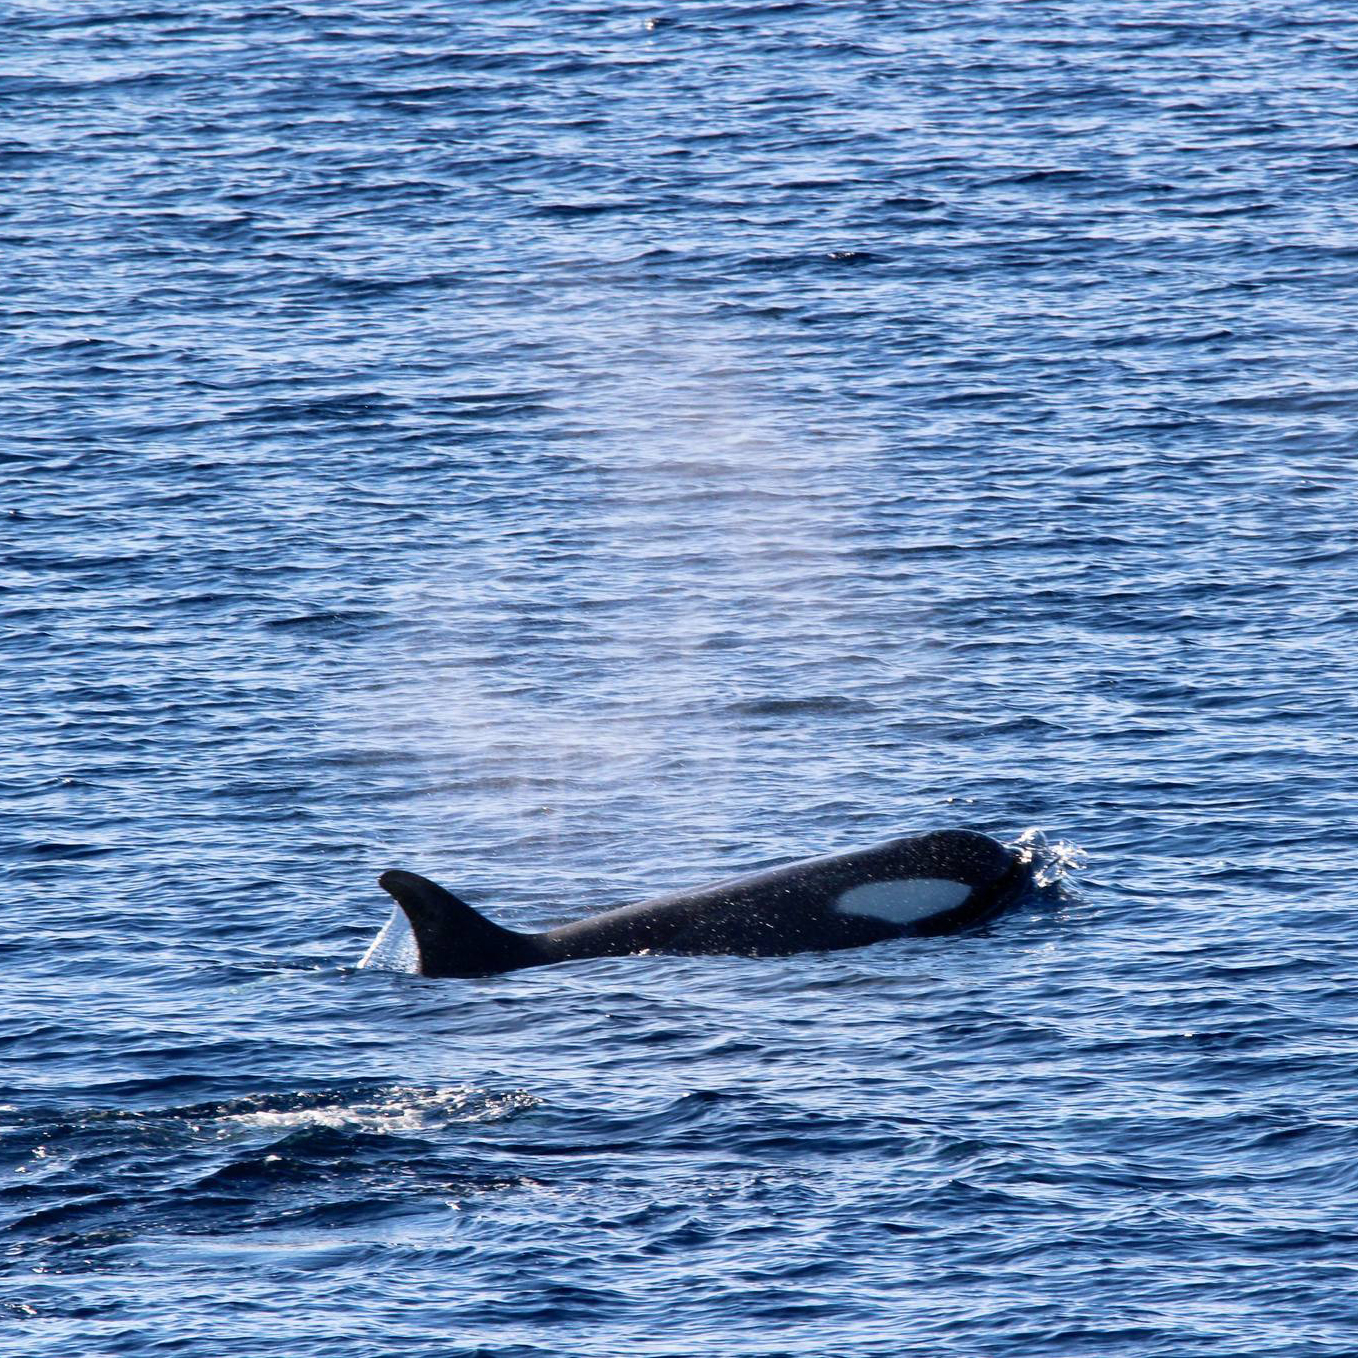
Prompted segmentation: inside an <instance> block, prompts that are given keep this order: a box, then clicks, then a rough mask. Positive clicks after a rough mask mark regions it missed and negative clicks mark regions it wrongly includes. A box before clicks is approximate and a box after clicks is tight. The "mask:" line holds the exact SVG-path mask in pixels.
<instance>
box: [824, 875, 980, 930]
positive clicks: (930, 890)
mask: <svg viewBox="0 0 1358 1358" xmlns="http://www.w3.org/2000/svg"><path fill="white" fill-rule="evenodd" d="M970 895H971V888H970V887H969V886H968V885H967V884H966V883H965V882H953V881H949V880H948V879H947V878H945V877H907V878H904V879H902V880H900V881H893V882H865V883H864V884H863V885H862V886H855V887H850V888H849V890H848V891H846V892H845V893H844V894H843V895H842V896H841V897H840V898H839V901H838V902H837V905H838V909H839V913H840V914H841V915H867V916H868V917H869V918H871V919H880V920H885V921H886V922H887V923H888V924H911V923H913V922H914V921H915V920H920V919H928V918H929V916H930V915H941V914H942V913H943V912H944V911H945V910H951V909H953V907H954V906H958V905H961V904H962V902H963V901H964V900H966V899H967V897H968V896H970Z"/></svg>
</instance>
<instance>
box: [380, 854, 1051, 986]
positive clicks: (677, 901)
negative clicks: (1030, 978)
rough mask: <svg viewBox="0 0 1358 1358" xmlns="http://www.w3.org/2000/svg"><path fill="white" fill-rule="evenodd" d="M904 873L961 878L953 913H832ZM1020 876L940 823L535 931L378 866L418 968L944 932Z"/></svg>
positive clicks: (1009, 895) (805, 947)
mask: <svg viewBox="0 0 1358 1358" xmlns="http://www.w3.org/2000/svg"><path fill="white" fill-rule="evenodd" d="M912 877H936V878H943V879H945V880H948V881H954V882H965V883H966V884H967V885H969V886H970V887H971V888H972V892H971V894H970V896H968V897H967V899H966V900H964V901H963V902H962V903H961V904H960V905H958V906H956V907H954V908H953V909H950V910H946V911H942V912H940V913H939V914H936V915H931V916H929V917H927V918H925V919H921V920H915V921H912V922H910V923H908V924H893V923H891V922H889V921H886V920H880V919H874V918H871V917H869V916H863V915H851V914H842V913H840V911H839V910H838V909H837V908H836V907H837V902H838V901H839V898H840V897H841V896H842V895H843V893H844V892H845V891H848V890H850V889H851V888H853V887H858V886H863V885H866V884H868V883H872V882H887V881H893V880H900V879H903V878H912ZM1029 878H1030V874H1029V871H1028V867H1027V864H1026V863H1024V862H1023V860H1022V859H1021V858H1020V857H1019V856H1018V855H1017V854H1016V853H1014V851H1013V850H1011V849H1007V848H1005V846H1004V845H1002V844H1000V843H999V842H998V841H996V840H993V839H991V838H990V837H989V836H987V835H982V834H977V833H975V832H974V831H970V830H938V831H934V832H933V833H931V834H927V835H920V836H918V837H915V838H910V839H893V840H890V841H888V842H887V843H885V844H878V845H876V846H874V847H873V848H869V849H858V850H855V851H853V852H851V853H844V854H833V855H829V856H827V857H824V858H809V859H805V860H803V861H801V862H797V863H788V864H785V865H784V866H782V867H777V868H768V869H766V870H765V871H762V872H754V873H749V874H747V875H746V876H743V877H733V878H731V879H730V880H729V881H725V882H718V883H716V884H715V885H713V886H708V887H700V888H699V889H697V890H695V891H680V892H675V893H673V894H672V895H668V896H657V897H655V898H654V899H652V900H648V901H642V902H640V903H638V904H636V905H627V906H623V907H622V908H621V909H618V910H609V911H606V912H605V913H603V914H599V915H590V916H589V917H587V918H585V919H581V920H576V921H574V922H573V923H571V924H563V925H561V926H559V927H558V928H555V929H549V930H548V931H546V932H545V933H540V934H518V933H514V932H512V931H511V930H508V929H503V928H501V927H500V926H499V925H497V924H493V923H492V922H491V921H490V920H487V919H486V918H485V917H484V916H482V915H480V914H479V913H478V912H477V911H475V910H473V909H472V908H471V906H469V905H466V904H465V903H464V902H462V901H459V900H458V899H457V898H456V897H455V896H452V895H450V894H449V893H448V892H446V891H444V890H443V888H442V887H440V886H437V885H436V884H435V883H433V882H431V881H429V879H428V878H425V877H420V876H418V875H417V874H415V873H411V872H387V873H384V874H383V875H382V878H381V884H382V886H383V887H384V888H385V889H386V890H387V891H389V892H390V893H391V895H392V896H393V897H394V898H395V899H396V902H397V904H399V905H400V906H401V908H402V909H403V910H404V911H405V913H406V916H407V918H408V919H409V920H410V923H411V927H412V929H413V931H414V934H415V939H416V942H417V944H418V945H419V950H420V970H421V972H422V974H423V975H425V976H485V975H490V974H492V973H495V972H501V971H514V970H517V969H518V968H520V967H535V966H545V965H547V964H549V963H552V962H566V961H570V960H573V959H576V958H582V957H618V956H624V955H629V954H635V953H670V954H679V955H684V954H696V953H736V954H741V955H744V956H751V957H758V956H774V955H780V954H786V953H795V952H805V951H818V950H823V949H833V948H857V947H861V946H863V945H864V944H867V943H879V942H881V941H882V940H884V939H888V938H901V937H903V936H905V935H927V934H941V933H947V932H949V931H951V930H955V929H961V928H965V927H967V926H968V925H972V924H976V923H978V922H980V921H981V920H984V919H988V918H989V917H990V916H991V915H993V914H995V913H997V912H998V911H999V910H1001V909H1003V908H1004V906H1005V905H1007V904H1008V903H1009V902H1010V901H1012V900H1013V899H1015V898H1016V897H1017V896H1018V895H1019V894H1020V893H1021V892H1022V890H1023V888H1024V887H1025V886H1026V885H1027V884H1028V882H1029Z"/></svg>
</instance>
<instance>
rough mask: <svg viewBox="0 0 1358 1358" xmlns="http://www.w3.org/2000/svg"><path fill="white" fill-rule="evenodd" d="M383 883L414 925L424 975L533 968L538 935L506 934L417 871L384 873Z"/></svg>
mask: <svg viewBox="0 0 1358 1358" xmlns="http://www.w3.org/2000/svg"><path fill="white" fill-rule="evenodd" d="M378 884H379V885H380V886H381V887H382V889H383V890H384V891H387V892H389V893H390V894H391V896H392V897H393V898H394V899H395V901H396V904H397V905H399V906H400V907H401V909H402V910H404V911H405V915H406V918H407V919H408V920H409V921H410V928H411V932H412V933H414V935H415V943H416V945H417V946H418V948H419V950H420V972H421V974H422V975H424V976H490V975H493V974H494V973H495V972H499V971H513V970H514V969H515V968H517V967H527V966H532V964H533V962H534V961H536V960H538V959H537V957H536V955H535V949H534V947H533V940H532V936H531V935H529V934H516V933H515V932H514V931H513V930H512V929H503V928H501V927H500V925H498V924H494V923H492V922H491V921H490V920H488V919H487V918H486V917H485V916H484V915H482V914H480V913H479V912H478V911H476V910H473V909H472V907H471V906H469V905H468V904H467V903H466V902H465V901H460V900H458V898H457V897H456V896H454V895H453V894H452V892H451V891H445V890H444V889H443V888H442V887H441V886H439V885H438V883H437V882H431V881H430V880H429V878H427V877H421V876H420V875H419V873H416V872H400V871H393V872H384V873H383V874H382V876H381V877H379V878H378Z"/></svg>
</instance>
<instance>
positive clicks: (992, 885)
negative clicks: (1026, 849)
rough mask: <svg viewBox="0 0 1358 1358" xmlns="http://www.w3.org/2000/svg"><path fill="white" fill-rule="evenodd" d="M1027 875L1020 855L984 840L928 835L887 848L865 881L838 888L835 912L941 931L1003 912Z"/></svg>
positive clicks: (967, 833)
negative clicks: (840, 889)
mask: <svg viewBox="0 0 1358 1358" xmlns="http://www.w3.org/2000/svg"><path fill="white" fill-rule="evenodd" d="M1028 876H1029V874H1028V871H1027V865H1026V863H1025V861H1024V860H1023V858H1022V857H1021V856H1020V855H1019V854H1018V853H1016V852H1015V851H1014V850H1013V849H1009V848H1006V847H1005V845H1003V844H1001V843H1000V842H999V841H998V840H995V839H991V838H990V836H989V835H983V834H978V833H977V832H976V831H974V830H936V831H934V832H932V833H931V834H927V835H920V836H919V837H918V838H916V839H904V840H897V841H896V842H895V843H894V844H892V845H891V846H889V848H888V850H887V852H886V853H885V854H884V855H883V858H882V860H881V861H880V862H879V863H878V864H877V865H876V870H875V871H874V873H873V876H872V878H871V880H868V881H859V882H855V883H853V884H852V885H849V886H848V887H846V888H845V889H844V890H842V891H841V892H840V893H839V895H838V897H837V899H836V901H835V909H836V910H837V911H838V912H839V913H840V914H842V915H851V916H855V917H858V918H866V919H873V920H879V921H881V922H882V923H883V924H891V925H896V926H899V927H901V928H903V929H907V930H908V931H909V932H911V933H917V934H933V933H944V932H946V931H947V930H950V929H957V928H962V927H964V926H966V925H968V924H975V923H979V922H980V921H981V920H984V919H988V918H989V917H990V916H991V915H994V914H996V913H998V912H999V911H1000V910H1002V909H1004V907H1005V906H1006V905H1008V904H1009V903H1010V902H1011V901H1013V900H1014V899H1015V898H1016V897H1017V896H1018V895H1019V894H1020V893H1021V892H1022V890H1023V888H1024V886H1025V885H1026V884H1027V881H1028Z"/></svg>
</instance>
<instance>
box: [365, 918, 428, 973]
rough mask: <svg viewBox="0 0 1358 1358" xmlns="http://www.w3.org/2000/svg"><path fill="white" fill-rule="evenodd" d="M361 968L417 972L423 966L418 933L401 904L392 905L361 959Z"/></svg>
mask: <svg viewBox="0 0 1358 1358" xmlns="http://www.w3.org/2000/svg"><path fill="white" fill-rule="evenodd" d="M358 965H359V967H360V969H362V968H365V967H373V968H375V969H377V970H378V971H405V972H409V973H411V974H412V975H415V974H417V973H418V972H419V970H420V950H419V947H418V945H417V944H416V942H415V933H414V931H413V930H412V929H411V927H410V921H409V920H408V919H406V916H405V911H404V910H402V909H401V907H400V906H399V905H394V906H392V908H391V918H390V919H389V920H388V921H387V922H386V923H385V924H384V925H383V926H382V928H381V930H380V931H379V932H378V935H377V937H376V938H375V939H373V941H372V942H371V943H370V944H369V945H368V951H367V952H365V953H364V954H363V956H362V958H361V959H360V960H359V964H358Z"/></svg>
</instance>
